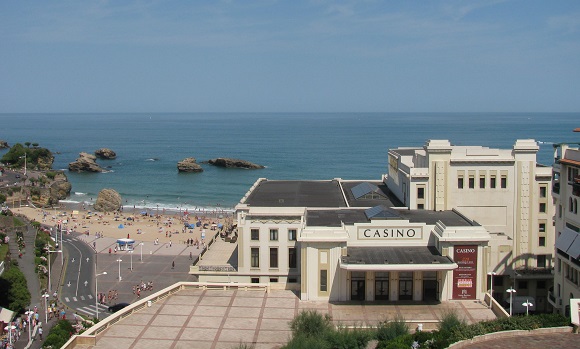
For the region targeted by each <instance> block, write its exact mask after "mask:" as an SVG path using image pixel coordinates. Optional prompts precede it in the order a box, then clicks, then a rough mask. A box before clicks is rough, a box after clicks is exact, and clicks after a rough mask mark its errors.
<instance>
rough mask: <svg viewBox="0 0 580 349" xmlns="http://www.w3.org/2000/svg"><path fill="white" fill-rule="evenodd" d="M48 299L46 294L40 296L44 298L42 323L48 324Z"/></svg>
mask: <svg viewBox="0 0 580 349" xmlns="http://www.w3.org/2000/svg"><path fill="white" fill-rule="evenodd" d="M48 297H50V295H49V294H48V293H45V294H43V295H42V298H44V323H48Z"/></svg>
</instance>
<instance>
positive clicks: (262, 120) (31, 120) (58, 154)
mask: <svg viewBox="0 0 580 349" xmlns="http://www.w3.org/2000/svg"><path fill="white" fill-rule="evenodd" d="M579 121H580V113H179V114H176V113H147V114H0V125H1V128H0V139H2V140H5V141H7V142H8V143H9V144H10V145H13V144H15V143H22V144H24V142H31V143H39V145H40V146H41V147H45V148H48V149H49V150H51V151H52V152H53V153H54V154H55V161H54V164H53V168H54V169H63V170H65V172H66V174H67V176H68V178H69V181H70V182H71V184H72V193H71V196H70V198H69V199H68V200H67V201H71V202H87V203H91V202H94V200H96V197H97V194H98V192H99V191H100V190H101V189H103V188H113V189H115V190H116V191H118V192H119V193H120V194H121V196H122V197H123V200H124V204H125V205H126V206H133V205H135V206H136V207H148V208H157V207H159V208H160V209H161V208H169V209H182V208H183V209H186V208H188V209H195V208H196V207H197V208H206V209H214V208H220V209H231V208H232V207H233V206H235V204H236V203H238V202H239V201H240V199H241V198H242V197H243V196H244V195H245V193H246V192H247V191H248V189H249V188H250V187H251V185H252V184H253V183H254V182H255V181H256V180H257V179H258V178H262V177H263V178H268V179H285V180H298V179H313V180H321V179H332V178H344V179H369V180H379V179H380V178H381V175H382V174H384V173H386V172H387V153H388V150H389V149H391V148H396V147H422V146H423V145H424V144H425V142H426V141H427V140H429V139H448V140H450V141H451V143H452V144H454V145H481V146H487V147H493V148H496V147H497V148H508V149H509V148H512V147H513V145H514V143H515V141H516V139H529V138H531V139H535V140H537V141H539V142H540V151H539V153H538V162H540V163H543V164H545V165H551V164H552V162H553V147H552V144H553V143H557V142H566V141H568V142H572V141H573V142H579V141H580V134H577V133H573V132H572V130H573V129H574V128H575V127H578V126H580V125H579ZM99 148H110V149H112V150H113V151H115V152H116V153H117V158H116V159H114V160H97V162H98V163H99V164H100V165H101V166H102V167H104V168H106V169H107V170H108V172H106V173H73V172H68V170H67V168H68V164H69V163H70V162H72V161H74V160H75V159H76V158H77V157H78V154H79V153H80V152H87V153H93V152H94V151H95V150H97V149H99ZM6 151H7V150H2V151H0V156H1V155H3V154H4V153H5V152H6ZM186 157H194V158H196V159H197V161H198V162H202V161H206V160H208V159H212V158H217V157H230V158H239V159H244V160H248V161H251V162H254V163H257V164H260V165H264V166H266V168H265V169H261V170H243V169H225V168H219V167H214V166H211V165H208V164H202V166H203V168H204V172H202V173H179V172H178V171H177V162H178V161H180V160H182V159H184V158H186Z"/></svg>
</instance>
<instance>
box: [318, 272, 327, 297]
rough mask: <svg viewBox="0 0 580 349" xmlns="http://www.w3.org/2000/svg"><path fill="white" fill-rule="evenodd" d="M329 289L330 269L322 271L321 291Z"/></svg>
mask: <svg viewBox="0 0 580 349" xmlns="http://www.w3.org/2000/svg"><path fill="white" fill-rule="evenodd" d="M327 291H328V270H324V269H323V270H321V271H320V292H327Z"/></svg>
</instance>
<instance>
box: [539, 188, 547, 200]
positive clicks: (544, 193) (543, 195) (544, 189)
mask: <svg viewBox="0 0 580 349" xmlns="http://www.w3.org/2000/svg"><path fill="white" fill-rule="evenodd" d="M547 192H548V189H547V187H544V186H541V187H540V197H541V198H545V197H546V194H547Z"/></svg>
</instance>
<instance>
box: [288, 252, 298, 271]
mask: <svg viewBox="0 0 580 349" xmlns="http://www.w3.org/2000/svg"><path fill="white" fill-rule="evenodd" d="M296 265H297V258H296V248H294V247H290V248H289V249H288V268H291V269H293V268H296Z"/></svg>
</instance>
